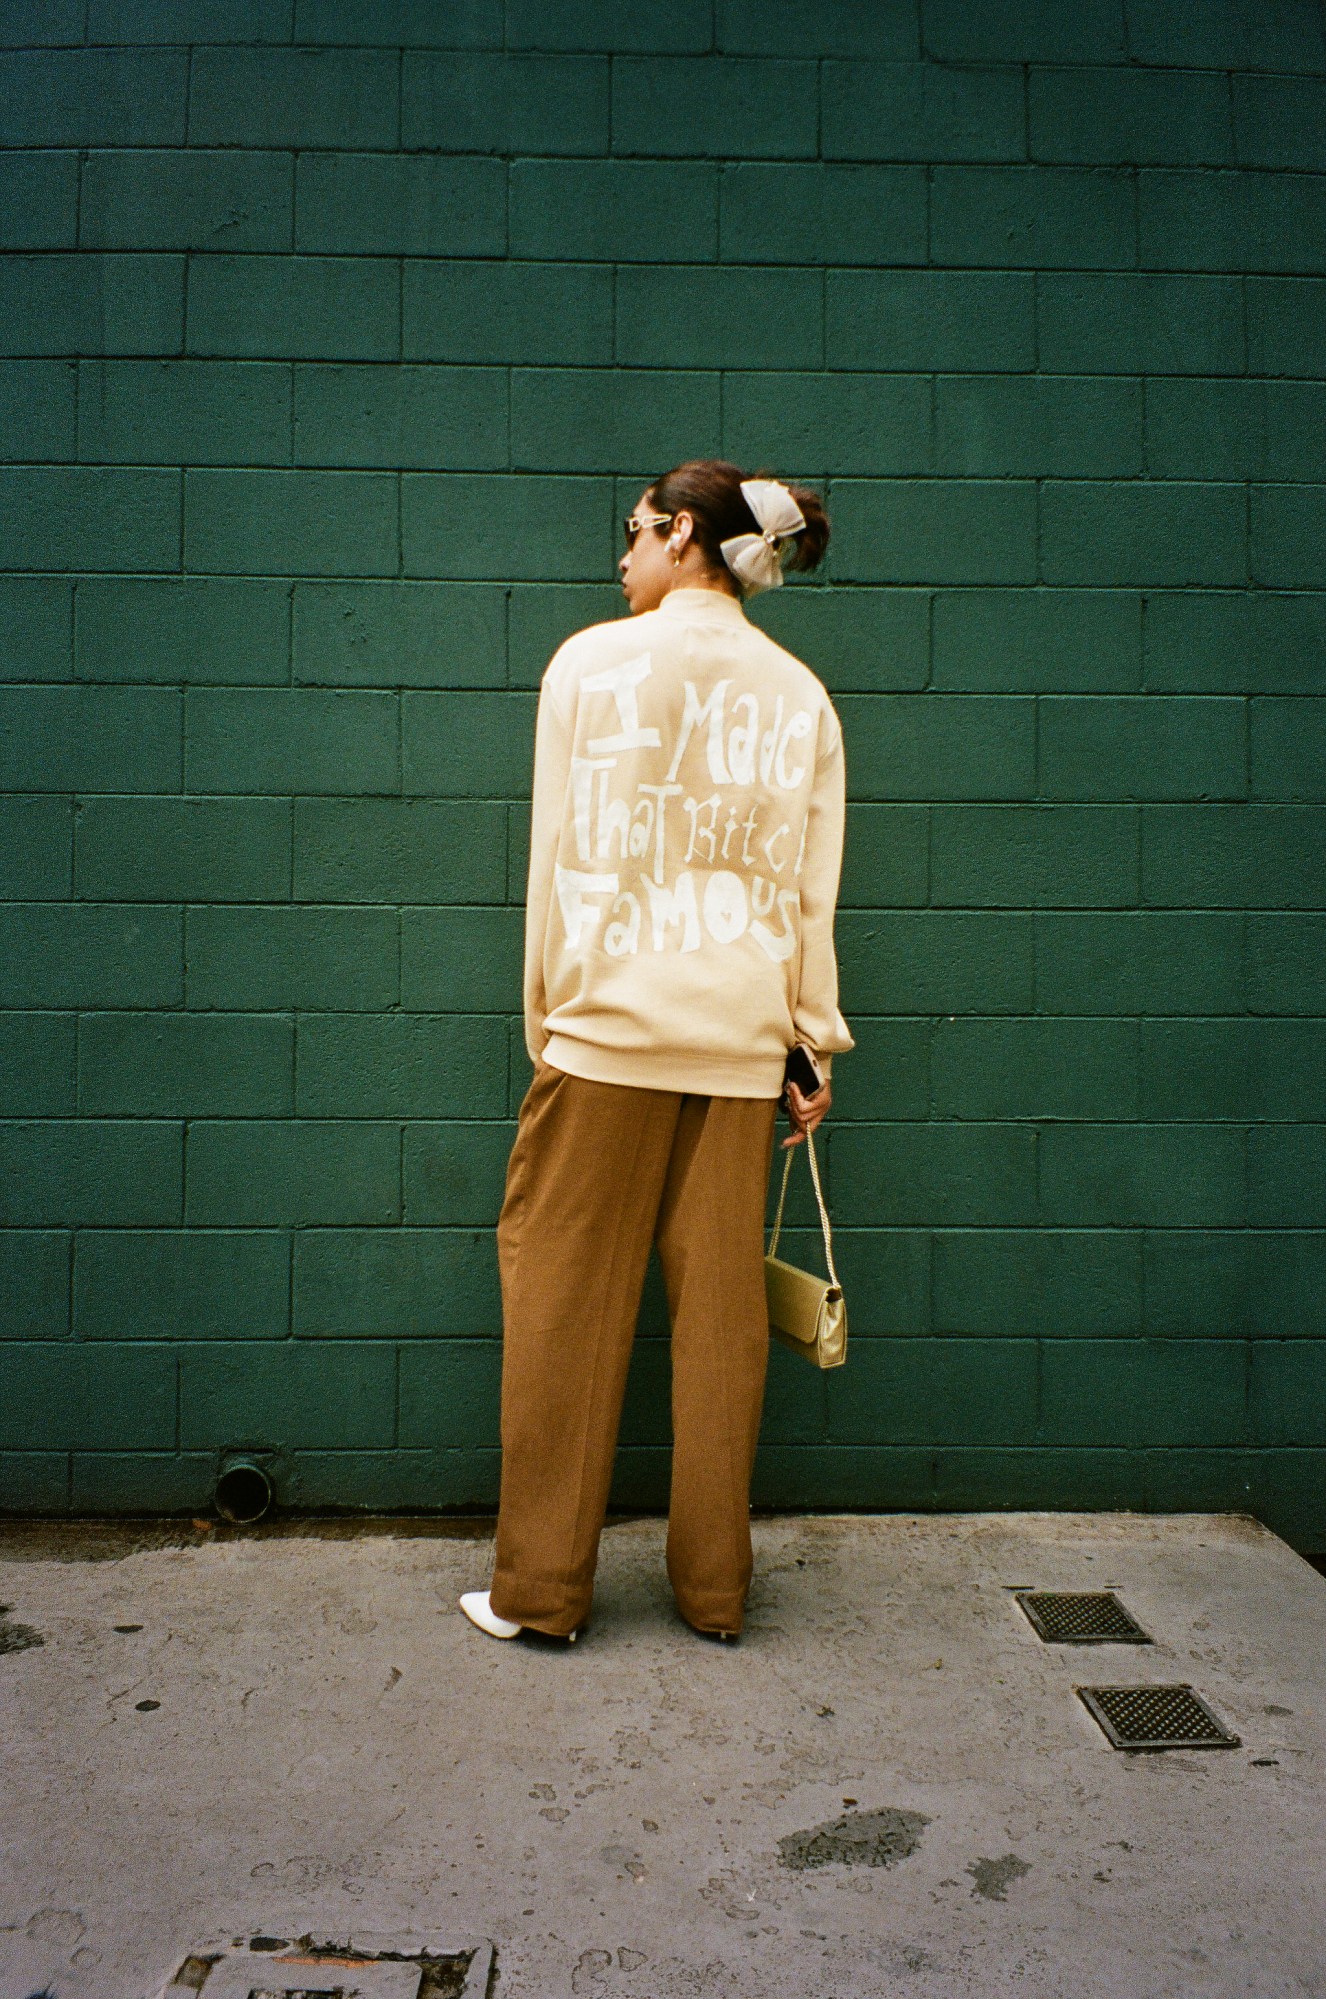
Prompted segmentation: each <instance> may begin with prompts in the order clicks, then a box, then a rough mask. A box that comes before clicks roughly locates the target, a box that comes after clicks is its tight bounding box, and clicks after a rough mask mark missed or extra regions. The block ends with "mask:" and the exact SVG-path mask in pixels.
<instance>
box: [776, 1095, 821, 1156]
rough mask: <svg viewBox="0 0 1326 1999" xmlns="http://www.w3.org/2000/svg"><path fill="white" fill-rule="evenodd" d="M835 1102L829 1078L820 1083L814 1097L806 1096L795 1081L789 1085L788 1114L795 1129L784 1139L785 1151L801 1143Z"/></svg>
mask: <svg viewBox="0 0 1326 1999" xmlns="http://www.w3.org/2000/svg"><path fill="white" fill-rule="evenodd" d="M832 1102H833V1092H832V1090H831V1089H830V1088H829V1085H828V1081H827V1079H826V1080H825V1081H824V1082H823V1083H821V1084H820V1086H819V1088H818V1090H816V1092H815V1094H814V1096H813V1097H805V1096H803V1095H802V1094H801V1091H800V1089H799V1088H798V1087H797V1085H796V1084H795V1083H789V1084H788V1086H787V1115H788V1117H789V1118H790V1119H791V1120H792V1123H793V1125H794V1127H795V1129H794V1130H793V1131H792V1132H791V1134H790V1135H789V1136H788V1137H787V1138H785V1139H784V1140H783V1151H784V1152H786V1150H787V1148H788V1146H789V1145H800V1143H801V1141H802V1139H803V1138H804V1137H805V1135H806V1133H807V1132H808V1131H814V1129H815V1127H816V1125H817V1124H818V1123H819V1122H820V1119H821V1118H822V1117H823V1116H824V1113H825V1112H826V1111H827V1110H828V1108H829V1105H830V1104H831V1103H832Z"/></svg>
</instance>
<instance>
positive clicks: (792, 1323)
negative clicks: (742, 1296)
mask: <svg viewBox="0 0 1326 1999" xmlns="http://www.w3.org/2000/svg"><path fill="white" fill-rule="evenodd" d="M799 1150H800V1148H799V1147H798V1146H795V1145H790V1146H789V1147H788V1148H787V1164H786V1165H785V1166H784V1168H783V1185H782V1190H781V1192H780V1193H779V1196H778V1212H777V1214H776V1215H775V1216H774V1225H773V1234H772V1236H771V1238H770V1241H769V1248H768V1252H767V1254H766V1256H765V1259H764V1291H765V1297H766V1298H767V1299H768V1302H769V1331H770V1332H771V1333H772V1334H773V1336H774V1338H775V1339H776V1340H781V1341H782V1343H783V1345H784V1346H785V1347H791V1349H792V1351H793V1353H799V1354H800V1355H801V1357H802V1359H803V1360H808V1361H809V1362H810V1364H811V1366H812V1367H841V1366H842V1364H843V1362H844V1361H845V1360H846V1359H847V1302H846V1300H845V1299H844V1297H843V1290H842V1286H841V1284H839V1282H838V1273H837V1271H836V1270H835V1269H834V1267H833V1242H832V1240H831V1237H830V1234H829V1215H828V1210H827V1209H826V1208H825V1205H824V1196H823V1194H822V1193H821V1192H820V1169H819V1167H818V1165H817V1164H816V1160H815V1138H814V1134H813V1133H811V1132H807V1133H806V1154H807V1157H808V1158H809V1160H810V1172H811V1177H812V1179H813V1180H814V1182H815V1199H816V1200H817V1201H818V1203H819V1210H820V1225H821V1227H822V1228H823V1230H824V1260H825V1262H826V1263H827V1264H828V1266H829V1276H828V1280H827V1282H826V1281H825V1279H824V1278H823V1277H816V1276H815V1275H814V1273H813V1272H812V1271H809V1270H798V1269H797V1267H796V1265H795V1264H794V1263H785V1262H784V1261H783V1259H782V1257H780V1256H776V1255H775V1254H774V1252H775V1250H776V1249H777V1248H778V1236H779V1232H780V1230H781V1229H782V1226H783V1203H784V1201H785V1200H786V1199H787V1176H788V1174H789V1173H790V1172H791V1171H792V1160H793V1158H794V1157H795V1155H796V1153H797V1152H798V1151H799Z"/></svg>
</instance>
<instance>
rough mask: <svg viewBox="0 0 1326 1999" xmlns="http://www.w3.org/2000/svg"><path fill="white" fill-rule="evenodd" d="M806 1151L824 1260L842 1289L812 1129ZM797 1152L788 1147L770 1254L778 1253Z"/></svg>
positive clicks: (834, 1280) (807, 1135)
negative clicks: (788, 1181) (790, 1177)
mask: <svg viewBox="0 0 1326 1999" xmlns="http://www.w3.org/2000/svg"><path fill="white" fill-rule="evenodd" d="M806 1153H807V1156H808V1158H809V1160H810V1177H811V1179H812V1180H813V1181H814V1182H815V1199H816V1200H817V1201H818V1202H819V1209H820V1226H821V1227H822V1229H823V1230H824V1261H825V1262H826V1263H827V1264H828V1266H829V1279H830V1282H831V1283H832V1284H834V1285H835V1286H836V1287H837V1289H839V1290H841V1289H842V1286H841V1285H840V1284H839V1283H838V1273H837V1271H836V1270H835V1269H834V1267H833V1238H832V1236H831V1235H830V1232H829V1211H828V1209H827V1208H826V1207H825V1205H824V1195H823V1193H822V1192H821V1191H820V1169H819V1166H818V1165H817V1163H816V1160H815V1134H814V1133H813V1132H810V1131H808V1132H807V1133H806ZM796 1154H797V1148H796V1146H795V1145H789V1146H788V1148H787V1163H786V1164H785V1166H784V1167H783V1184H782V1187H781V1188H780V1189H779V1194H778V1212H777V1214H776V1215H775V1216H774V1225H773V1237H772V1240H771V1241H770V1244H769V1252H768V1253H769V1255H770V1256H774V1255H776V1254H777V1250H778V1235H779V1231H780V1230H781V1228H782V1226H783V1203H784V1201H785V1200H786V1199H787V1176H788V1174H789V1173H790V1172H791V1171H792V1161H793V1160H794V1159H795V1157H796Z"/></svg>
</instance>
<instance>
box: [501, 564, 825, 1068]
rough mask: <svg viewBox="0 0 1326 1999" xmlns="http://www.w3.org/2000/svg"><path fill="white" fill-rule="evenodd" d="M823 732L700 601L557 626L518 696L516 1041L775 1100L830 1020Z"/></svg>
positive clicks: (554, 1056) (791, 659) (756, 642)
mask: <svg viewBox="0 0 1326 1999" xmlns="http://www.w3.org/2000/svg"><path fill="white" fill-rule="evenodd" d="M844 803H845V779H844V766H843V740H842V730H841V727H840V725H839V722H838V717H837V715H836V714H835V712H834V709H833V704H832V702H831V701H830V699H829V696H828V694H827V692H826V691H825V689H824V687H823V686H822V684H821V683H820V681H819V680H818V679H817V678H816V676H815V674H813V673H812V672H811V670H810V668H809V667H808V666H805V665H803V664H802V662H801V661H800V660H799V659H797V658H796V657H795V656H794V655H793V654H792V653H789V652H786V651H785V650H784V649H783V647H782V646H780V645H777V644H776V643H775V642H774V640H772V639H771V638H769V637H768V636H767V634H766V633H764V632H762V631H761V630H760V628H759V627H758V625H753V624H752V623H751V621H750V620H749V618H748V617H747V616H746V613H745V610H744V609H743V608H742V605H741V604H740V603H739V602H738V600H737V599H736V598H735V597H730V596H728V595H727V594H726V593H725V592H723V591H720V590H705V589H694V588H682V589H676V590H672V591H671V592H670V593H669V594H668V595H667V596H666V597H664V599H663V600H662V602H661V603H660V604H659V605H658V607H657V609H655V610H653V611H646V612H643V613H641V614H640V615H639V616H637V617H627V618H616V619H610V620H607V621H605V622H604V623H603V624H597V625H589V626H587V627H586V628H585V629H584V630H583V631H579V632H575V633H573V634H572V636H571V637H570V638H568V639H567V640H566V641H565V642H564V643H563V644H562V645H560V646H559V647H558V649H557V651H556V652H555V653H554V654H553V656H552V659H551V660H550V661H549V663H548V667H547V670H546V671H545V673H544V676H543V681H542V684H541V686H540V690H539V709H538V720H537V723H536V727H535V747H534V791H533V802H532V807H531V814H530V861H529V885H528V895H527V898H526V905H525V993H524V997H525V1045H526V1047H527V1048H528V1050H529V1054H530V1057H531V1059H535V1058H541V1059H542V1060H543V1061H545V1062H548V1063H550V1064H551V1065H552V1066H553V1067H554V1068H556V1069H563V1070H566V1071H568V1072H569V1073H570V1074H571V1075H573V1076H587V1077H589V1078H591V1079H594V1080H597V1081H600V1082H609V1083H630V1084H635V1085H637V1086H640V1087H643V1088H647V1089H664V1090H686V1091H692V1092H695V1093H698V1094H704V1095H709V1096H731V1097H776V1096H777V1095H778V1094H779V1092H780V1091H781V1089H782V1086H783V1065H784V1062H785V1060H786V1056H787V1051H788V1049H789V1048H791V1047H792V1045H793V1043H794V1042H796V1041H802V1042H805V1043H806V1045H807V1046H808V1047H809V1048H810V1049H811V1050H812V1052H813V1053H814V1054H815V1056H816V1057H817V1059H818V1060H819V1063H820V1066H821V1068H822V1069H823V1070H824V1072H825V1073H826V1074H827V1073H828V1072H829V1070H830V1068H831V1065H832V1058H833V1056H834V1055H835V1054H836V1053H838V1052H840V1051H842V1050H845V1049H848V1048H852V1047H854V1046H855V1043H854V1041H853V1039H852V1036H851V1034H850V1033H849V1032H848V1029H847V1024H846V1022H845V1021H844V1019H843V1017H842V1015H841V1014H840V1013H839V1011H838V968H837V961H836V958H835V955H834V947H833V917H834V905H835V902H836V899H837V894H838V877H839V871H840V868H841V865H842V843H843V818H844Z"/></svg>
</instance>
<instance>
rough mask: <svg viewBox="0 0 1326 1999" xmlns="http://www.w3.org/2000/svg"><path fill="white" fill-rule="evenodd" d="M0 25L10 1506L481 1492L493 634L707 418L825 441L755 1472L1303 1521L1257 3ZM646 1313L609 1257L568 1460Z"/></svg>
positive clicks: (255, 9) (1279, 525)
mask: <svg viewBox="0 0 1326 1999" xmlns="http://www.w3.org/2000/svg"><path fill="white" fill-rule="evenodd" d="M0 45H2V46H0V147H3V151H2V152H0V231H2V232H3V236H2V241H0V247H2V248H3V251H4V255H3V258H0V335H2V339H3V349H4V358H3V359H0V635H2V637H3V643H2V644H0V677H2V678H3V681H4V683H5V684H4V686H3V687H2V688H0V716H2V717H3V724H2V726H0V788H3V792H4V797H3V799H0V871H2V874H3V880H2V881H0V897H3V905H2V906H0V1116H2V1120H3V1121H2V1122H0V1147H2V1148H3V1178H2V1194H0V1198H2V1201H3V1208H2V1210H0V1224H2V1226H0V1310H2V1312H3V1327H2V1330H3V1343H2V1345H0V1506H3V1507H5V1508H9V1509H19V1510H26V1511H33V1512H37V1513H60V1512H66V1511H71V1512H97V1511H111V1512H114V1511H125V1510H150V1511H151V1510H163V1511H173V1510H180V1509H197V1508H199V1507H203V1506H205V1505H206V1504H207V1503H208V1499H209V1497H210V1494H211V1491H212V1485H213V1481H214V1478H215V1475H216V1471H217V1468H218V1465H219V1463H220V1461H221V1457H222V1454H223V1453H224V1452H225V1451H226V1450H228V1449H231V1448H236V1447H250V1448H254V1449H257V1450H260V1451H262V1452H265V1453H266V1454H268V1462H269V1463H270V1465H271V1467H272V1471H273V1476H274V1480H275V1484H276V1488H277V1494H278V1498H279V1499H280V1500H281V1502H282V1503H284V1504H287V1505H290V1506H295V1507H300V1506H304V1507H315V1506H316V1507H326V1506H349V1507H357V1506H358V1507H416V1506H417V1507H473V1506H484V1505H490V1504H491V1503H492V1501H493V1500H494V1498H495V1494H496V1481H497V1466H498V1456H497V1406H498V1404H497V1397H498V1383H499V1362H500V1340H499V1335H500V1314H499V1302H498V1290H497V1279H496V1265H495V1257H494V1249H493V1233H492V1231H493V1223H494V1220H495V1218H496V1214H497V1210H498V1205H499V1202H500V1197H501V1188H502V1178H503V1172H504V1168H505V1162H506V1156H507V1152H508V1149H509V1146H510V1143H511V1138H512V1134H513V1129H514V1117H515V1112H516V1109H517V1106H518V1104H519V1102H520V1098H521V1095H522V1093H523V1091H524V1089H525V1086H526V1082H527V1080H528V1074H529V1069H528V1064H527V1060H526V1057H525V1052H524V1046H523V1039H522V1035H521V1023H520V1018H519V1011H518V1008H519V962H520V949H521V927H522V911H521V901H522V895H523V888H524V877H525V865H526V851H527V848H526V841H527V826H526V812H527V798H528V780H529V765H530V757H531V747H532V724H533V713H534V702H535V690H536V688H537V685H538V680H539V676H540V674H541V672H542V669H543V666H544V665H545V663H546V661H547V658H548V656H549V654H550V652H551V651H552V650H553V648H554V647H555V646H556V645H557V644H558V643H559V641H560V640H561V639H562V638H563V637H564V636H565V635H566V633H567V632H569V631H571V630H572V629H574V628H575V627H577V626H578V625H581V624H584V623H587V622H589V621H590V620H593V619H597V618H601V617H605V616H611V615H614V614H617V613H618V612H620V610H621V608H622V607H621V600H620V597H619V594H618V593H617V591H616V589H615V586H614V581H613V578H614V573H615V572H614V564H615V561H616V557H617V554H618V543H617V536H616V530H615V523H616V522H617V520H618V518H619V517H620V515H621V514H622V513H623V512H624V511H625V510H626V507H627V506H628V505H629V504H630V503H631V502H632V501H633V500H634V499H635V498H636V496H637V494H638V492H639V489H640V487H641V486H642V485H643V483H644V482H645V481H646V480H647V479H648V478H649V477H651V476H652V475H654V474H656V473H657V472H659V471H661V470H663V469H664V468H665V467H666V466H667V465H668V464H671V463H673V462H675V461H676V460H678V459H680V458H683V457H687V456H690V455H693V454H709V453H720V452H721V453H723V454H724V455H727V456H731V457H735V458H736V459H738V460H740V461H741V462H743V463H745V464H748V465H751V466H755V465H770V466H773V467H776V468H777V469H778V470H780V471H781V472H782V473H783V474H784V475H785V476H788V477H798V478H802V479H807V480H810V481H812V482H814V483H815V484H816V485H817V486H818V487H819V489H820V490H821V491H822V492H823V493H824V494H825V496H826V498H827V501H828V504H829V508H830V511H831V514H832V517H833V523H834V538H833V543H832V547H831V551H830V556H829V560H828V563H827V567H826V568H825V569H824V570H823V571H822V572H820V574H818V575H817V576H816V577H815V578H814V579H804V580H800V581H797V582H795V583H794V584H793V585H792V586H791V587H789V588H787V589H786V590H784V591H781V592H779V593H777V595H776V596H774V597H772V598H770V597H764V598H761V599H760V600H759V602H758V603H757V604H756V605H755V606H754V607H753V609H752V615H753V616H755V617H756V618H757V619H758V620H759V621H760V622H763V623H767V626H768V628H769V629H770V630H771V631H772V632H774V633H775V635H777V636H778V637H780V638H781V639H783V640H784V641H785V642H786V643H787V644H789V645H791V646H792V647H793V648H794V649H795V650H797V651H798V652H800V653H801V654H802V655H803V656H804V657H805V658H806V659H808V660H809V661H810V662H811V663H812V664H813V665H814V666H815V667H816V668H817V669H818V670H819V671H820V672H821V673H822V674H823V676H824V678H825V680H826V681H827V683H828V685H829V686H830V688H831V690H832V692H833V694H834V697H835V699H836V701H837V703H838V705H839V708H840V712H841V714H842V717H843V721H844V725H845V729H846V737H847V745H848V777H849V792H850V808H849V827H848V844H847V853H846V860H845V867H844V875H843V894H842V913H841V919H840V955H841V964H842V985H843V1005H844V1010H845V1012H846V1014H847V1016H848V1018H849V1020H850V1021H851V1022H852V1025H853V1027H854V1029H855V1032H856V1035H857V1039H858V1046H857V1049H856V1051H855V1052H854V1053H853V1054H852V1055H851V1056H849V1057H847V1058H845V1059H844V1061H843V1062H842V1064H841V1066H840V1068H839V1071H838V1076H837V1097H836V1103H835V1113H834V1117H833V1119H832V1121H831V1127H830V1128H829V1136H828V1140H827V1148H826V1149H827V1172H828V1182H829V1188H830V1197H831V1204H832V1208H833V1212H834V1216H835V1221H836V1227H837V1232H838V1240H839V1248H840V1255H841V1260H842V1265H843V1268H844V1273H845V1280H846V1285H847V1291H848V1297H849V1301H850V1307H851V1323H852V1335H853V1344H852V1353H851V1360H850V1364H849V1365H848V1367H847V1368H846V1369H844V1370H843V1371H841V1372H840V1373H836V1374H834V1375H831V1376H829V1377H827V1378H821V1377H817V1376H814V1375H812V1374H811V1373H810V1371H809V1370H807V1369H804V1368H803V1367H799V1366H798V1364H797V1363H795V1362H794V1361H793V1360H791V1358H790V1357H789V1356H787V1355H786V1354H784V1352H783V1351H782V1349H780V1348H775V1349H774V1350H773V1353H772V1357H771V1365H770V1377H769V1393H768V1401H767V1406H766V1417H765V1426H764V1434H763V1441H762V1446H761V1454H760V1461H759V1467H758V1473H757V1481H756V1496H757V1498H758V1499H759V1500H760V1501H761V1502H763V1503H776V1504H778V1505H782V1506H798V1505H821V1506H824V1505H828V1506H866V1507H878V1508H893V1507H902V1508H907V1509H913V1508H924V1507H936V1506H939V1507H954V1508H963V1507H998V1506H1005V1505H1014V1506H1047V1507H1054V1506H1072V1507H1095V1506H1108V1507H1130V1508H1131V1507H1136V1508H1163V1509H1183V1508H1207V1507H1219V1508H1224V1507H1235V1508H1245V1509H1248V1510H1251V1511H1253V1512H1255V1513H1257V1514H1258V1515H1260V1516H1261V1517H1262V1518H1264V1519H1266V1520H1267V1521H1269V1522H1270V1523H1271V1524H1272V1525H1274V1526H1275V1527H1277V1528H1279V1529H1280V1530H1281V1531H1283V1532H1285V1533H1286V1534H1288V1535H1290V1536H1291V1537H1292V1538H1294V1539H1296V1540H1297V1541H1298V1543H1299V1544H1300V1545H1302V1546H1304V1547H1312V1546H1322V1545H1326V1414H1324V1413H1323V1412H1324V1411H1326V1394H1323V1388H1324V1387H1326V1364H1324V1363H1326V1006H1324V1004H1323V981H1322V966H1323V963H1324V962H1326V914H1324V913H1323V912H1324V910H1326V895H1324V891H1326V838H1324V837H1323V836H1324V835H1326V709H1324V708H1323V705H1322V702H1321V699H1320V696H1321V693H1322V688H1323V661H1324V658H1326V482H1324V481H1323V472H1322V467H1323V465H1326V136H1324V135H1326V30H1324V26H1323V10H1322V7H1321V6H1320V5H1319V4H1317V0H1282V4H1279V5H1277V6H1274V7H1271V6H1265V7H1259V6H1256V5H1248V4H1244V3H1243V0H1205V4H1202V5H1200V6H1198V5H1194V4H1192V0H1079V4H1077V5H1075V6H1073V7H1067V6H1060V5H1058V4H1055V0H874V3H873V4H867V0H815V4H814V5H811V4H809V3H808V0H805V4H803V0H789V4H788V5H785V6H781V7H775V6H768V5H756V4H754V0H675V4H673V5H671V6H669V7H667V8H653V9H644V10H642V9H639V8H623V7H620V6H617V5H610V4H608V0H565V4H562V5H560V6H555V7H554V6H548V5H546V4H543V0H505V4H503V0H450V3H449V4H443V0H434V4H427V0H378V3H377V4H373V5H369V4H366V0H169V3H168V0H8V4H5V5H4V6H3V7H0ZM812 1220H813V1216H812V1211H811V1209H810V1206H809V1204H808V1202H807V1199H806V1189H805V1187H804V1186H802V1187H799V1188H798V1191H797V1207H796V1228H795V1231H794V1236H793V1240H794V1243H795V1245H796V1246H797V1247H798V1249H800V1250H802V1251H804V1253H805V1255H806V1256H807V1257H808V1258H814V1256H815V1255H816V1254H817V1249H816V1236H815V1232H814V1230H813V1227H812V1226H811V1223H812ZM667 1373H668V1362H667V1346H666V1312H665V1307H664V1300H663V1294H662V1288H661V1284H660V1282H659V1276H658V1272H657V1269H656V1268H651V1273H650V1277H649V1281H648V1285H647V1291H646V1301H645V1307H644V1313H643V1320H642V1336H641V1338H640V1340H639V1342H638V1345H637V1349H636V1356H635V1364H634V1368H633V1372H632V1378H631V1385H630V1390H629V1396H628V1406H627V1411H626V1416H625V1421H624V1428H623V1447H622V1450H621V1453H620V1457H619V1462H618V1479H617V1488H616V1496H617V1499H618V1501H619V1502H620V1503H622V1504H626V1505H632V1506H657V1505H659V1504H660V1503H662V1502H663V1501H664V1500H665V1498H666V1490H667V1444H668V1415H667Z"/></svg>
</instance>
